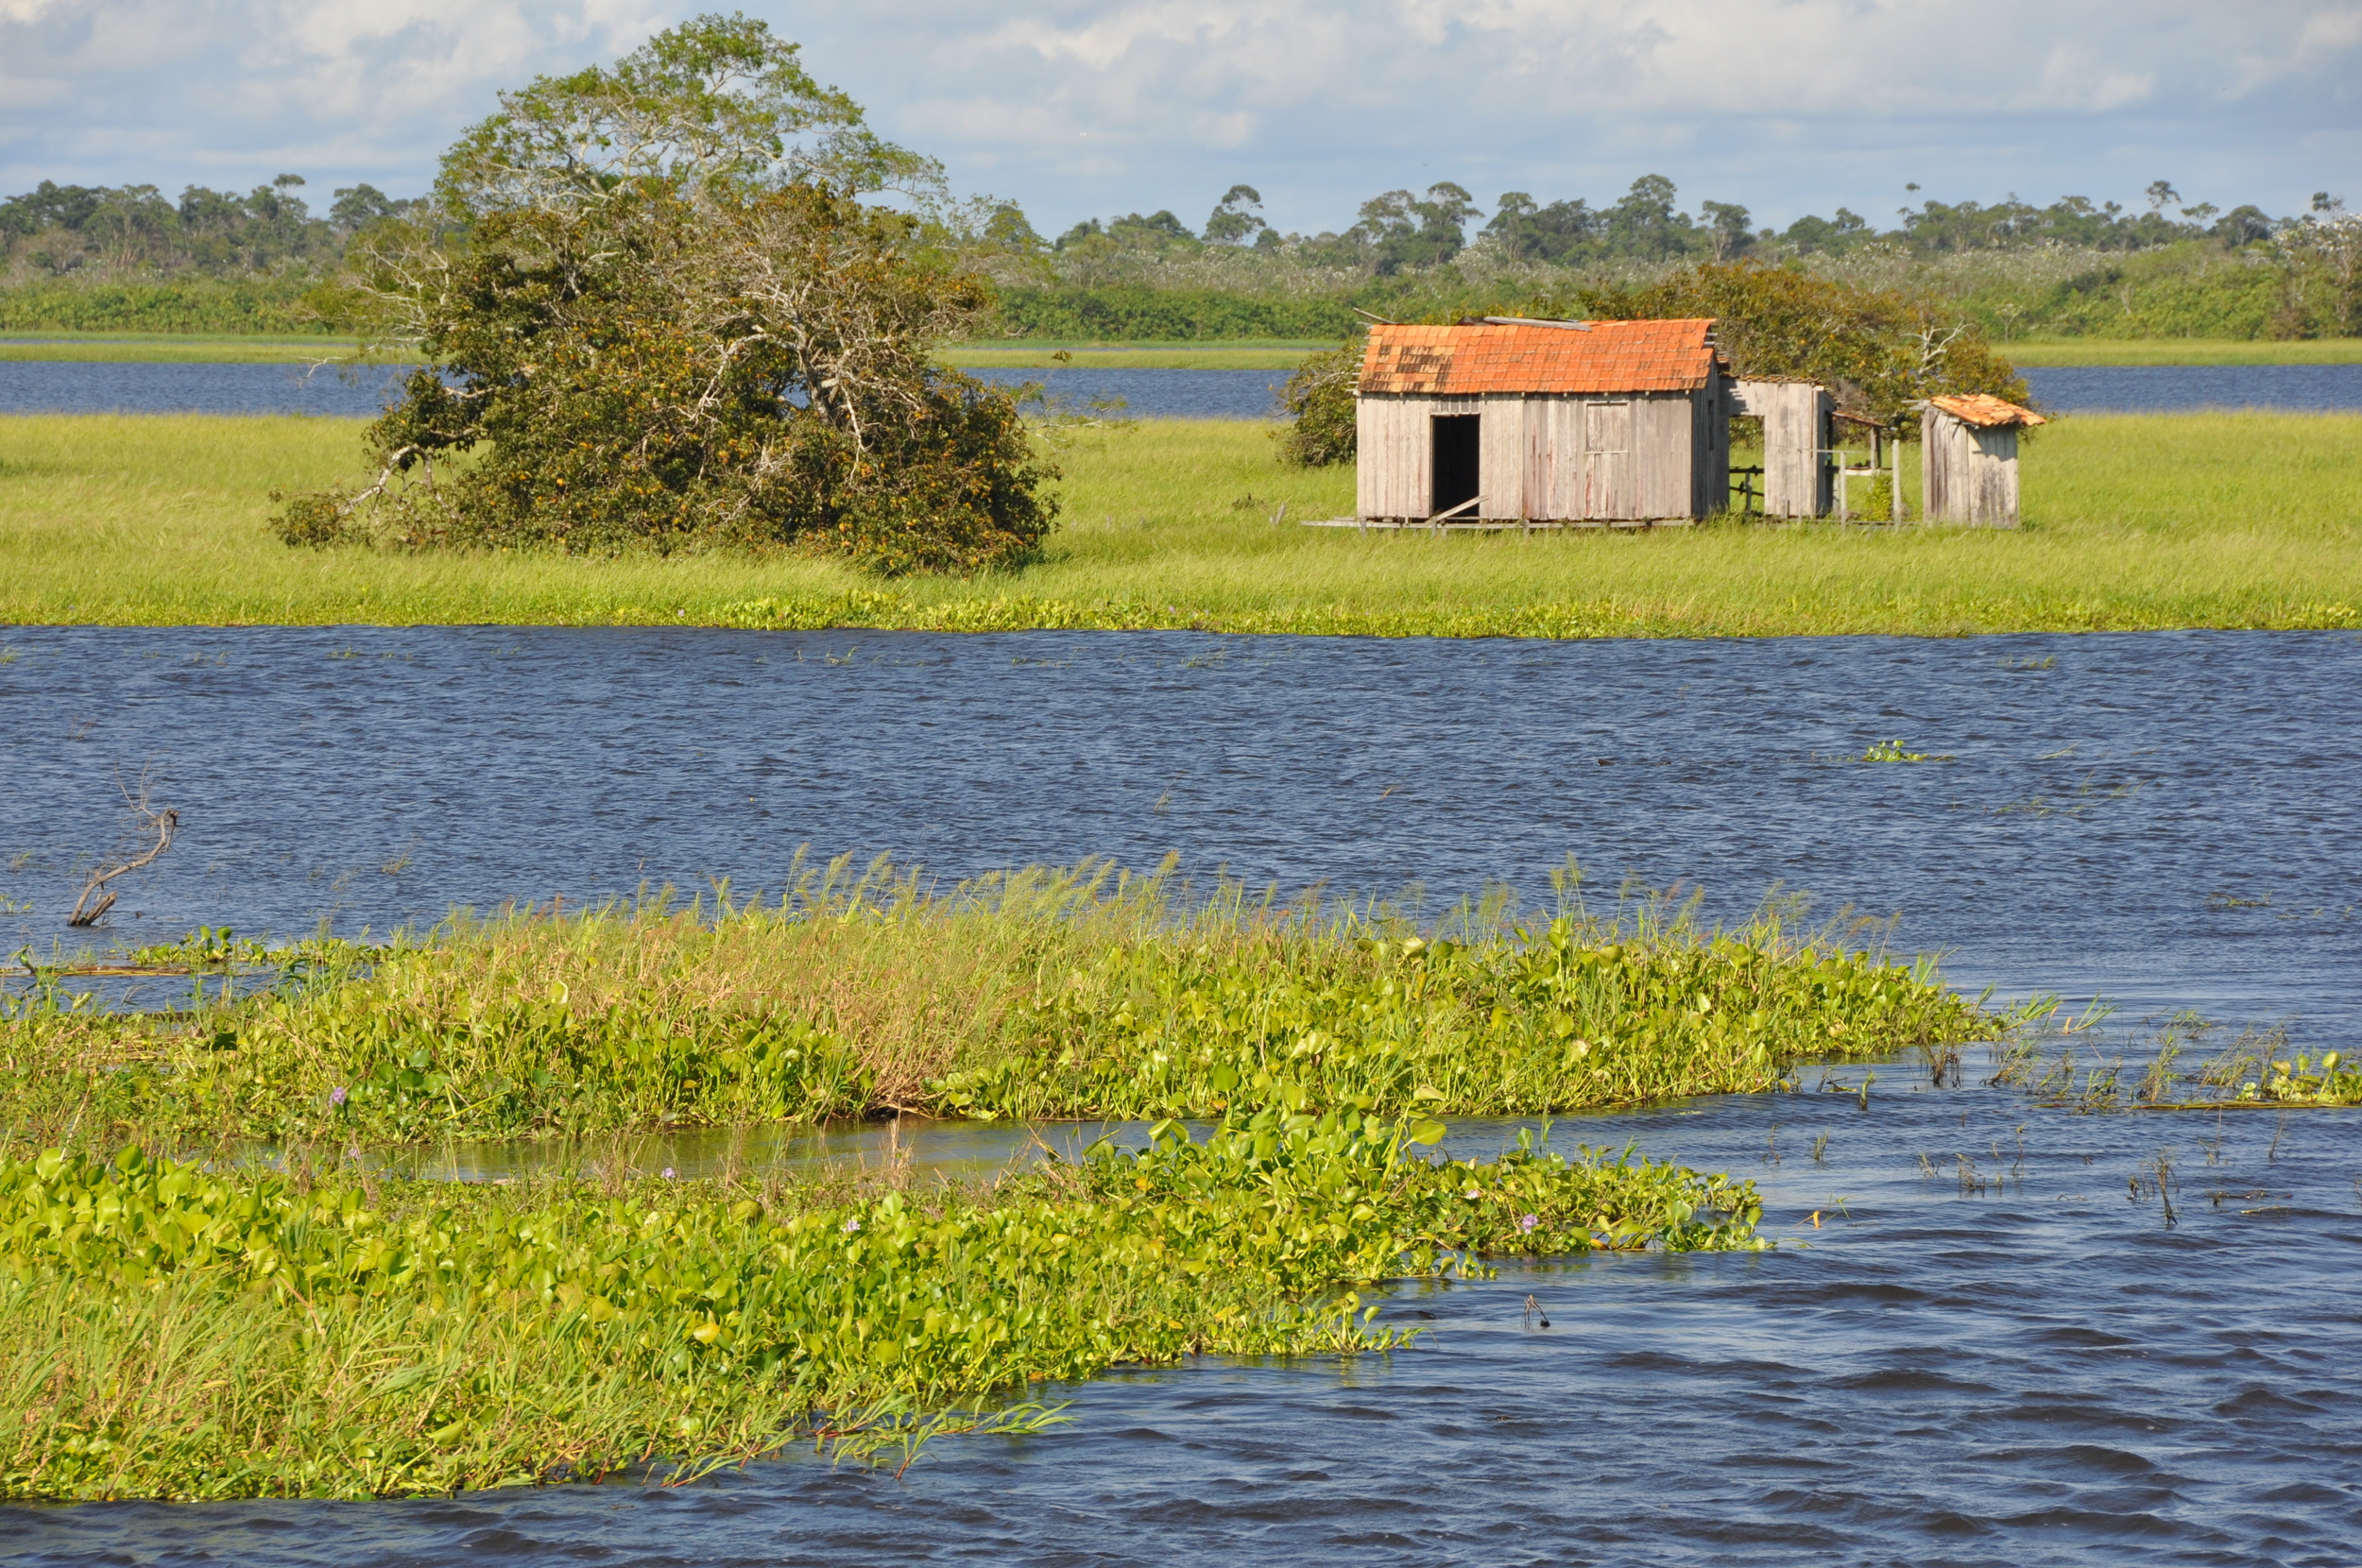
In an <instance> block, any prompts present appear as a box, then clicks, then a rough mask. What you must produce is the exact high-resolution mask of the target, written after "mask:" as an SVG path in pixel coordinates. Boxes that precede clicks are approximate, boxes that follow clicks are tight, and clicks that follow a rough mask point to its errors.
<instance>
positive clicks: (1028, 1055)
mask: <svg viewBox="0 0 2362 1568" xmlns="http://www.w3.org/2000/svg"><path fill="white" fill-rule="evenodd" d="M1565 887H1566V894H1567V895H1568V901H1567V902H1566V903H1565V904H1563V905H1562V907H1561V908H1560V909H1559V910H1558V911H1557V912H1555V913H1554V914H1552V915H1551V916H1549V917H1548V918H1541V917H1535V918H1527V919H1520V918H1518V917H1516V916H1515V914H1514V913H1513V912H1509V911H1506V910H1500V911H1493V912H1485V911H1468V912H1463V914H1462V915H1461V916H1459V917H1457V918H1456V919H1455V920H1453V921H1451V922H1447V923H1446V926H1445V927H1444V928H1442V929H1434V930H1430V931H1429V932H1428V933H1427V934H1424V935H1422V934H1420V932H1419V931H1418V929H1416V928H1415V927H1413V926H1412V924H1411V923H1410V922H1409V921H1407V920H1405V919H1402V918H1400V917H1399V916H1395V915H1393V914H1390V913H1389V912H1386V911H1384V910H1382V909H1375V908H1366V907H1365V908H1345V909H1329V908H1324V907H1322V906H1321V905H1319V904H1318V903H1316V902H1309V901H1308V902H1302V903H1295V904H1279V903H1275V902H1270V901H1256V900H1252V899H1249V898H1247V897H1246V896H1244V895H1243V893H1242V892H1241V890H1240V889H1238V888H1236V887H1227V888H1224V889H1222V890H1220V891H1219V892H1218V893H1217V894H1216V895H1213V896H1212V897H1210V898H1207V899H1205V900H1204V901H1202V902H1197V903H1190V901H1189V900H1188V899H1187V897H1186V895H1184V893H1183V892H1182V890H1179V889H1176V888H1174V887H1173V886H1172V884H1171V883H1170V882H1169V881H1168V880H1167V879H1166V878H1164V877H1162V876H1152V877H1146V878H1126V877H1122V876H1119V875H1116V874H1114V873H1113V872H1111V871H1110V870H1109V869H1108V868H1106V867H1105V866H1104V865H1087V866H1085V867H1083V868H1081V869H1079V870H1077V871H1072V872H1052V871H1026V872H1019V873H1016V874H1011V875H1005V876H996V877H990V878H983V879H981V880H978V881H975V882H971V883H967V884H964V885H962V886H960V887H957V888H955V889H952V890H950V891H949V892H947V893H937V892H934V891H933V890H931V889H930V888H928V887H927V886H926V885H925V884H923V883H921V882H920V881H918V880H917V879H916V878H911V877H898V876H896V875H894V874H893V873H891V872H890V871H882V870H877V869H873V871H872V872H871V873H869V874H867V875H864V876H859V877H855V876H852V875H851V874H850V873H849V871H848V870H847V867H845V866H844V865H842V864H841V863H840V864H839V865H837V866H834V867H831V868H830V870H829V871H828V872H827V873H814V874H810V875H807V876H805V877H802V878H798V879H797V881H796V886H795V887H794V888H793V890H792V891H791V892H790V893H788V894H787V895H785V896H784V897H782V898H781V899H780V900H779V901H778V902H777V903H772V904H767V905H747V906H743V907H738V908H731V907H729V906H728V905H727V904H725V905H724V906H723V907H722V909H721V910H720V911H719V912H718V915H717V917H715V918H710V919H709V918H703V917H701V912H700V911H699V910H698V909H696V908H694V907H692V908H689V909H683V910H674V909H670V908H667V907H665V906H664V905H662V904H661V903H660V902H659V903H656V904H651V905H648V906H643V907H641V908H638V909H624V908H614V909H608V910H600V911H592V912H584V913H575V914H555V913H552V914H540V915H535V914H514V915H511V916H508V917H506V918H504V919H499V920H494V921H489V922H476V921H472V920H467V919H454V921H453V922H451V923H450V924H448V925H447V926H445V927H444V928H442V929H439V930H437V931H436V932H434V933H431V934H430V935H429V936H427V937H426V938H424V939H422V940H419V941H415V942H413V941H402V942H397V943H396V944H394V945H393V946H388V947H385V948H382V949H367V950H364V949H350V950H347V951H345V952H344V953H342V954H341V955H336V954H333V953H325V954H324V953H323V950H322V949H320V948H318V947H317V946H315V947H313V948H311V949H308V950H306V951H304V952H301V953H299V954H295V955H292V956H291V958H290V961H289V963H288V967H287V971H286V975H285V977H284V979H283V980H282V982H281V983H280V984H278V985H277V986H275V987H273V988H272V989H270V990H269V991H267V992H265V993H264V994H261V995H258V996H250V997H244V998H238V997H232V998H231V999H228V1000H223V999H220V998H219V997H213V999H210V1000H206V999H202V998H203V997H207V996H210V995H211V994H210V993H205V992H203V991H202V987H201V985H200V987H199V998H200V999H198V1000H197V1001H196V1002H195V1003H194V1004H193V1005H192V1006H191V1007H189V1008H185V1009H181V1010H179V1011H176V1012H173V1013H170V1014H136V1013H107V1012H99V1011H95V1010H93V1009H91V1008H88V1007H82V1006H77V1005H74V1004H73V1003H72V1002H71V1001H69V1000H66V999H65V998H64V997H63V995H62V992H61V991H60V989H58V985H59V982H58V981H56V980H52V981H51V982H50V989H48V990H47V991H44V992H42V993H38V994H36V995H34V996H32V997H27V998H26V999H25V1000H23V1001H21V1002H20V1003H18V1004H17V1005H16V1006H15V1007H14V1009H13V1012H14V1016H12V1017H11V1018H9V1020H8V1022H7V1023H6V1024H5V1025H0V1045H5V1048H6V1056H7V1068H8V1070H7V1077H6V1080H5V1082H4V1083H0V1115H4V1116H5V1119H6V1122H7V1124H8V1125H9V1127H10V1128H11V1129H12V1130H13V1131H14V1133H15V1135H16V1136H17V1137H18V1138H19V1139H26V1138H30V1139H33V1140H36V1141H51V1140H56V1139H61V1138H65V1137H67V1136H69V1135H72V1136H75V1137H78V1138H80V1139H82V1140H84V1141H86V1142H87V1141H90V1140H96V1141H97V1142H99V1143H101V1144H108V1143H111V1142H113V1141H115V1140H118V1139H121V1138H127V1137H130V1138H140V1139H145V1140H151V1141H155V1142H158V1143H160V1144H161V1145H162V1146H163V1147H165V1148H180V1147H190V1146H200V1145H220V1144H227V1143H233V1142H237V1141H239V1140H251V1139H267V1140H272V1141H275V1142H315V1141H317V1142H321V1143H324V1144H327V1145H329V1146H332V1147H343V1146H345V1145H346V1144H348V1143H351V1142H353V1141H360V1142H365V1143H367V1142H385V1141H401V1140H416V1139H423V1138H439V1137H515V1136H535V1137H550V1136H563V1135H573V1134H581V1133H602V1132H609V1131H618V1130H629V1129H657V1128H673V1127H683V1126H714V1125H734V1124H745V1123H753V1122H769V1121H779V1120H819V1119H822V1118H827V1117H831V1116H863V1115H869V1114H875V1113H881V1112H896V1113H902V1112H912V1113H918V1114H923V1115H937V1116H969V1117H986V1118H992V1117H1002V1116H1025V1117H1043V1116H1069V1117H1070V1116H1084V1117H1115V1118H1122V1117H1161V1116H1219V1115H1224V1114H1228V1113H1231V1112H1235V1111H1239V1110H1241V1109H1258V1110H1259V1109H1262V1108H1267V1107H1270V1106H1274V1105H1278V1106H1283V1107H1285V1108H1286V1109H1287V1110H1289V1111H1291V1112H1303V1111H1309V1112H1313V1113H1324V1114H1325V1113H1330V1112H1340V1111H1344V1110H1353V1111H1358V1112H1366V1113H1370V1114H1373V1115H1379V1116H1401V1115H1409V1114H1413V1113H1416V1114H1419V1115H1424V1116H1436V1115H1458V1116H1471V1115H1488V1116H1511V1115H1537V1114H1544V1113H1549V1112H1556V1111H1564V1110H1571V1109H1576V1108H1580V1107H1588V1106H1601V1105H1615V1104H1629V1103H1635V1102H1639V1101H1644V1100H1650V1099H1664V1098H1667V1097H1670V1096H1679V1095H1694V1094H1718V1093H1733V1092H1746V1091H1752V1090H1760V1089H1765V1088H1769V1087H1772V1085H1773V1084H1775V1083H1777V1082H1780V1081H1781V1079H1782V1078H1783V1077H1784V1076H1785V1075H1787V1074H1788V1072H1789V1070H1790V1069H1791V1068H1792V1067H1793V1066H1794V1065H1795V1064H1797V1063H1798V1062H1801V1061H1804V1060H1806V1059H1811V1058H1820V1057H1838V1058H1847V1057H1866V1056H1879V1055H1887V1054H1891V1053H1893V1052H1896V1051H1899V1050H1906V1049H1924V1048H1930V1047H1936V1046H1946V1047H1948V1046H1950V1045H1953V1044H1957V1043H1959V1042H1961V1041H1967V1040H1978V1039H1989V1038H1992V1037H1994V1034H1996V1033H1997V1032H1998V1031H1999V1020H1998V1019H1996V1018H1995V1017H1994V1016H1993V1015H1992V1014H1987V1013H1985V1012H1983V1011H1982V1010H1980V1009H1979V1008H1977V1007H1976V1006H1975V1005H1973V1004H1971V1003H1969V1002H1966V1001H1964V1000H1962V999H1960V997H1956V996H1955V995H1953V994H1952V993H1951V992H1950V991H1948V990H1947V989H1945V988H1944V987H1943V985H1941V984H1940V983H1938V982H1937V980H1936V979H1935V977H1934V975H1933V973H1932V972H1931V971H1930V970H1929V969H1927V968H1926V967H1925V966H1919V967H1914V966H1911V965H1908V964H1900V963H1893V962H1891V961H1889V960H1887V959H1885V958H1883V957H1881V956H1878V955H1876V954H1874V953H1870V952H1858V951H1850V952H1849V951H1847V950H1845V946H1844V944H1843V942H1842V941H1841V932H1839V931H1836V930H1831V929H1822V930H1811V929H1803V930H1800V929H1798V928H1797V926H1796V924H1795V921H1794V919H1793V917H1792V916H1790V915H1784V914H1783V912H1781V911H1779V910H1777V909H1767V910H1766V911H1765V912H1763V913H1761V914H1760V915H1758V916H1757V918H1756V920H1755V921H1754V924H1753V925H1752V926H1750V927H1749V928H1747V929H1744V930H1742V931H1737V932H1723V931H1714V930H1705V929H1699V928H1698V927H1696V926H1695V925H1694V924H1693V923H1692V921H1691V919H1690V917H1689V915H1688V913H1687V912H1683V911H1671V912H1666V911H1663V910H1661V909H1659V908H1657V907H1656V906H1654V905H1652V904H1648V903H1643V904H1641V905H1638V906H1636V907H1635V908H1633V909H1630V910H1626V911H1619V912H1617V913H1616V914H1614V915H1610V916H1597V915H1593V914H1591V913H1589V912H1586V911H1585V910H1584V909H1583V905H1582V903H1581V900H1580V895H1579V893H1578V892H1577V890H1576V889H1575V887H1574V884H1573V883H1572V882H1571V881H1567V882H1566V883H1565Z"/></svg>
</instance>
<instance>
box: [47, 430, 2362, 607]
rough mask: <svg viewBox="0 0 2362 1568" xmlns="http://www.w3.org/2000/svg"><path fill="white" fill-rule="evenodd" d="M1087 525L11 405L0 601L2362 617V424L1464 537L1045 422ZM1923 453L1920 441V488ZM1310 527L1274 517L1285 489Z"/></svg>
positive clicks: (1224, 465) (1161, 448) (2195, 440)
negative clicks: (706, 495)
mask: <svg viewBox="0 0 2362 1568" xmlns="http://www.w3.org/2000/svg"><path fill="white" fill-rule="evenodd" d="M1053 434H1055V435H1056V439H1057V441H1058V443H1059V444H1058V446H1057V449H1056V451H1057V457H1058V461H1059V462H1060V463H1061V465H1062V466H1063V468H1064V469H1065V472H1066V478H1065V480H1064V481H1063V482H1062V485H1061V499H1062V502H1063V505H1064V521H1063V523H1062V525H1061V527H1060V528H1059V529H1058V531H1057V532H1056V533H1055V534H1054V535H1053V536H1052V537H1051V539H1050V541H1049V545H1048V547H1047V549H1046V550H1045V552H1044V554H1043V558H1042V559H1041V560H1040V561H1039V563H1038V564H1036V565H1035V566H1033V567H1031V568H1028V569H1026V570H1024V571H1018V572H1010V573H1005V574H996V575H987V576H983V577H978V578H973V579H932V578H930V579H905V580H900V581H884V580H881V579H878V578H874V577H868V576H864V574H862V573H860V572H858V571H854V570H853V569H851V568H850V567H848V566H846V565H844V564H842V563H840V562H838V561H835V560H833V559H821V558H813V557H804V556H796V555H782V556H778V557H772V558H767V559H754V558H748V557H745V556H738V555H697V556H686V557H676V558H674V559H669V560H659V559H656V558H649V557H627V558H624V559H608V560H600V559H583V558H570V557H556V556H546V555H508V554H489V555H486V554H474V555H468V554H433V555H410V556H404V555H390V554H371V553H368V552H366V551H361V550H357V549H355V550H337V551H330V552H325V553H322V552H316V551H311V550H297V549H290V548H288V547H287V546H285V545H282V544H281V543H280V542H279V541H278V539H277V538H276V537H274V536H273V535H272V534H271V532H270V529H269V524H268V520H269V517H270V515H271V512H272V509H273V505H272V502H271V500H270V492H271V491H272V489H274V488H282V487H283V488H287V489H300V488H303V487H306V486H317V485H323V484H328V483H331V482H334V481H336V480H340V479H344V478H349V477H351V475H352V474H353V473H354V472H355V470H356V468H357V464H358V459H359V427H358V425H357V424H354V423H351V422H348V421H338V420H329V419H304V418H197V417H179V416H174V417H161V416H145V417H143V416H89V417H82V416H77V417H52V416H32V417H17V418H6V419H0V622H16V623H104V624H249V623H294V624H324V623H339V622H371V623H379V624H409V623H481V622H506V623H541V624H576V623H596V624H699V625H736V626H793V627H826V626H881V627H896V626H899V627H915V628H943V629H950V630H979V631H981V630H1013V629H1025V628H1032V627H1109V628H1131V627H1154V626H1177V627H1200V628H1204V629H1208V630H1223V631H1238V632H1307V633H1366V634H1378V635H1422V634H1434V635H1445V636H1561V637H1564V636H1726V635H1748V636H1757V635H1781V634H1796V633H1906V634H1928V635H1961V634H1972V633H1984V632H2007V631H2028V630H2065V631H2075V630H2103V629H2124V630H2130V629H2142V628H2163V627H2184V626H2223V627H2335V626H2349V625H2354V624H2356V623H2358V621H2362V617H2358V616H2357V607H2362V537H2357V526H2356V523H2357V510H2356V508H2355V506H2354V505H2353V479H2352V475H2353V471H2354V469H2355V467H2356V465H2357V463H2362V417H2357V416H2353V415H2285V414H2202V415H2156V416H2105V417H2102V416H2086V417H2078V418H2069V419H2065V420H2062V421H2061V422H2060V423H2058V424H2057V425H2055V426H2053V427H2051V428H2049V429H2047V430H2045V431H2044V432H2042V433H2041V434H2040V435H2039V436H2037V437H2036V438H2035V439H2034V440H2033V441H2031V442H2030V443H2029V445H2028V452H2027V455H2026V458H2025V477H2024V486H2025V496H2026V513H2027V519H2028V526H2027V527H2025V528H2024V529H2021V530H2018V531H2014V532H1995V531H1989V530H1979V529H1961V528H1928V527H1920V526H1910V527H1904V528H1891V527H1862V526H1850V527H1848V526H1839V525H1836V524H1826V523H1815V524H1803V525H1782V526H1766V525H1763V524H1760V523H1740V522H1735V521H1721V522H1715V523H1710V524H1707V525H1704V526H1700V527H1695V528H1686V529H1665V530H1656V531H1651V532H1647V533H1638V534H1634V533H1623V532H1617V533H1613V534H1609V533H1592V532H1584V533H1575V534H1566V535H1547V536H1536V537H1520V536H1517V535H1495V536H1486V537H1465V536H1463V537H1446V538H1443V539H1440V540H1439V539H1435V538H1432V537H1428V536H1425V535H1384V536H1380V535H1371V536H1368V537H1363V536H1361V535H1359V534H1357V533H1356V532H1355V531H1354V530H1352V529H1349V528H1348V529H1309V528H1300V527H1296V526H1294V525H1293V524H1294V523H1295V521H1296V520H1303V519H1309V518H1333V517H1338V516H1342V515H1344V514H1346V513H1347V512H1349V511H1350V510H1351V498H1352V484H1353V481H1352V475H1351V473H1350V471H1349V470H1344V469H1330V470H1323V471H1311V472H1308V471H1305V470H1301V469H1286V468H1282V467H1281V466H1280V465H1279V464H1278V462H1277V461H1276V460H1275V455H1274V451H1275V443H1274V442H1273V441H1272V439H1271V437H1270V434H1269V427H1267V426H1263V425H1260V424H1256V423H1249V422H1243V421H1179V420H1170V421H1165V420H1155V421H1143V422H1140V423H1138V424H1134V425H1130V426H1119V427H1113V428H1101V429H1081V430H1072V429H1070V430H1067V431H1063V432H1058V433H1053ZM1916 487H1917V476H1916V474H1915V473H1914V472H1912V471H1911V465H1910V464H1908V463H1907V465H1906V486H1905V488H1906V498H1907V500H1913V499H1915V492H1916ZM1281 503H1286V505H1287V508H1288V510H1287V519H1288V520H1287V521H1286V522H1285V523H1280V524H1275V523H1274V521H1273V517H1274V514H1275V511H1276V509H1277V508H1278V507H1279V505H1280V504H1281Z"/></svg>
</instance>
